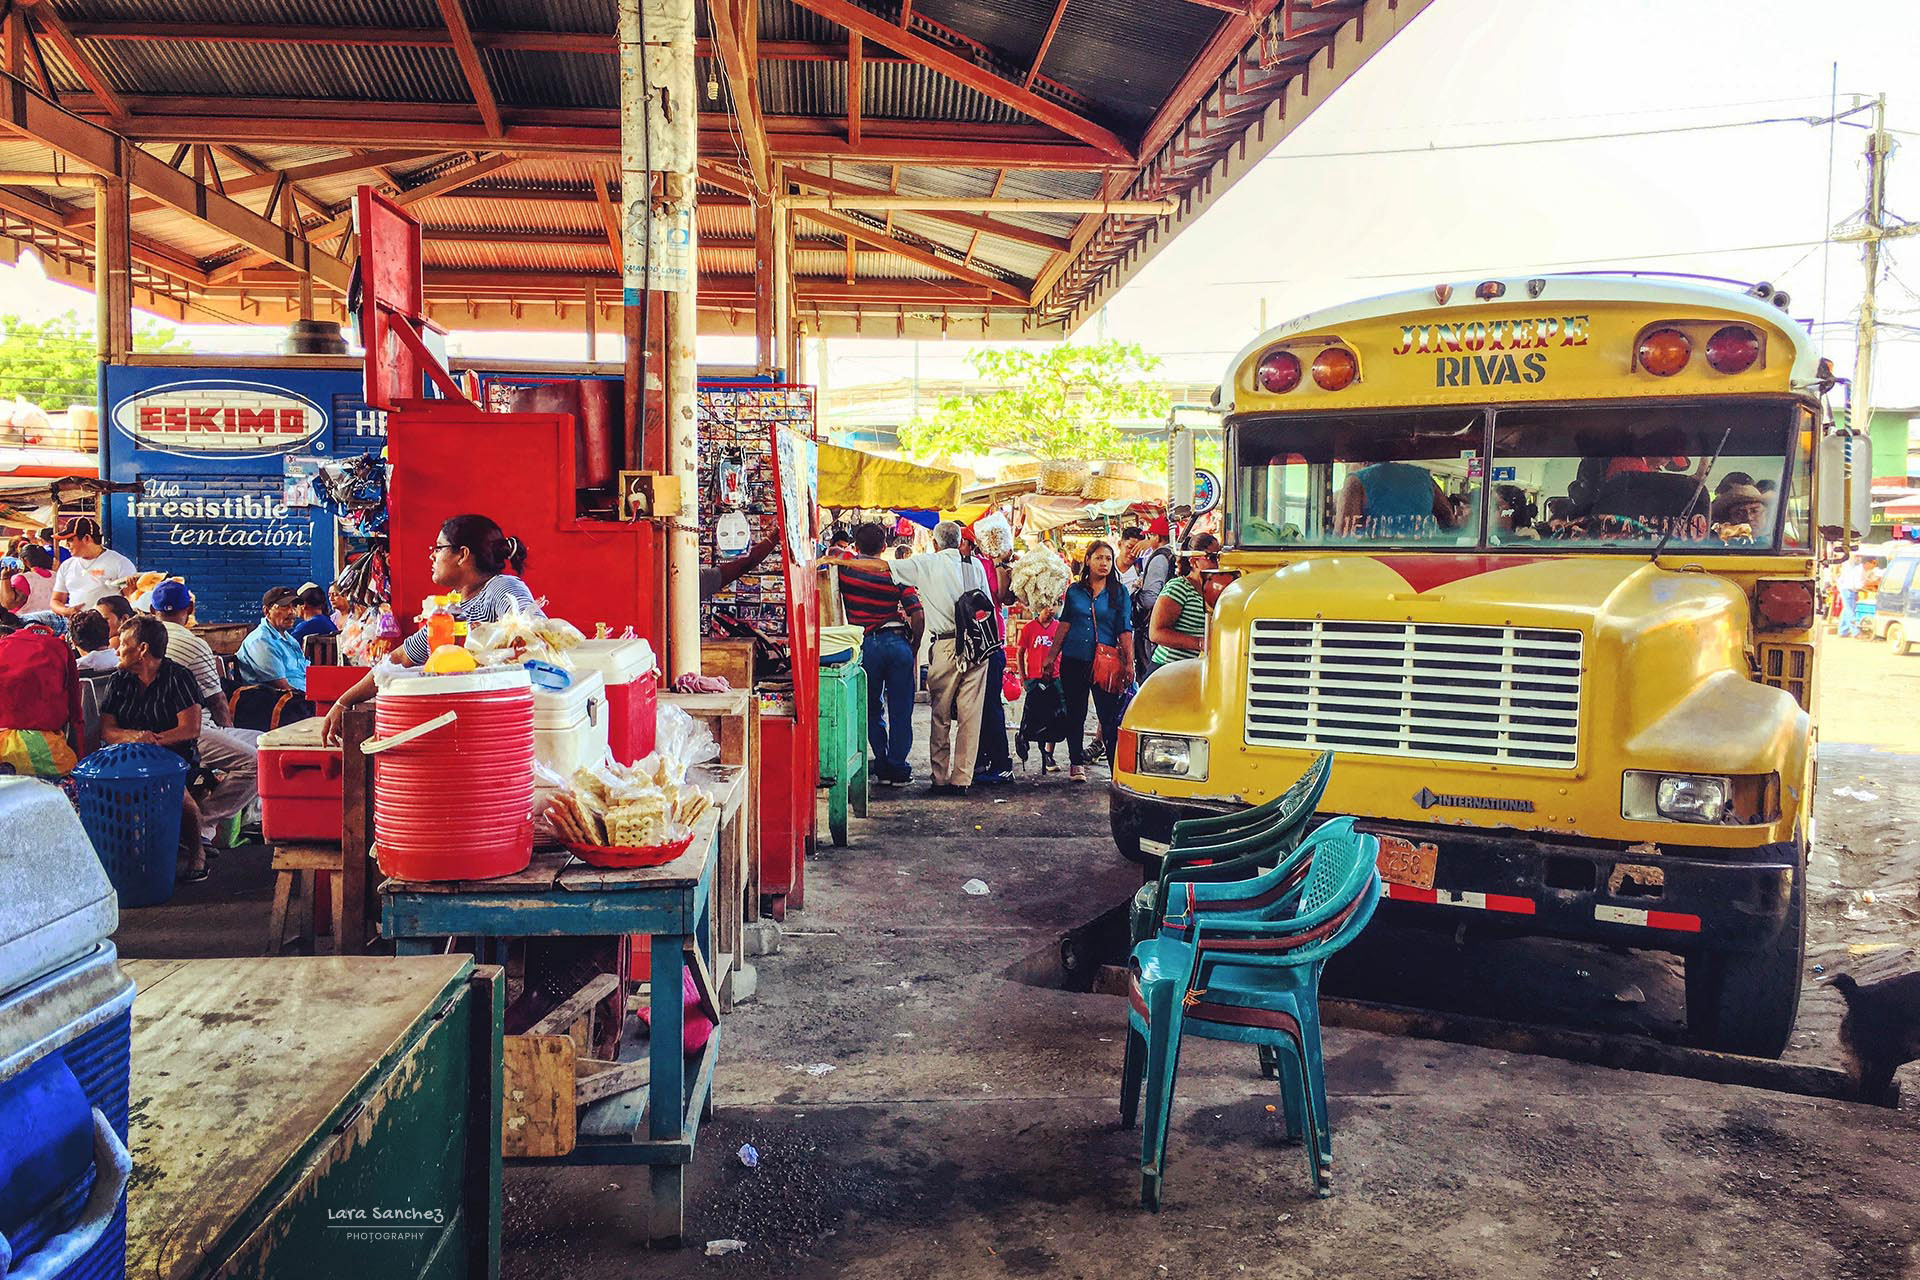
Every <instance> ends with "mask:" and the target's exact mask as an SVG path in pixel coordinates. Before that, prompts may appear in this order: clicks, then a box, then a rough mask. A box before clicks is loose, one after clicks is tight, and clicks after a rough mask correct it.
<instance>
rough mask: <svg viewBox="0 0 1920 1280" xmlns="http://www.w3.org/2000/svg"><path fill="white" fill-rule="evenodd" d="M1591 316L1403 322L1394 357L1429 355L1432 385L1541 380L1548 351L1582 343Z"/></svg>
mask: <svg viewBox="0 0 1920 1280" xmlns="http://www.w3.org/2000/svg"><path fill="white" fill-rule="evenodd" d="M1592 332H1593V320H1592V317H1590V316H1537V317H1526V318H1522V319H1518V320H1471V321H1465V322H1460V323H1451V324H1403V325H1401V326H1400V344H1399V345H1398V346H1396V347H1395V348H1394V349H1393V354H1394V355H1396V356H1407V355H1430V356H1433V357H1434V362H1433V385H1434V386H1436V387H1493V386H1499V385H1500V384H1501V383H1505V382H1527V383H1532V382H1543V381H1545V380H1546V377H1547V350H1548V349H1549V348H1553V347H1584V346H1586V345H1587V339H1588V337H1589V336H1590V335H1591V334H1592Z"/></svg>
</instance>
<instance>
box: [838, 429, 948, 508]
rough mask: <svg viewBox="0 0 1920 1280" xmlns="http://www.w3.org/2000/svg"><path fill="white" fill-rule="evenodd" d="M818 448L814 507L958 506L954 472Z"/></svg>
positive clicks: (894, 459)
mask: <svg viewBox="0 0 1920 1280" xmlns="http://www.w3.org/2000/svg"><path fill="white" fill-rule="evenodd" d="M819 448H820V494H819V502H820V505H821V506H823V507H836V508H838V507H877V508H880V509H882V510H886V511H943V510H946V509H947V508H949V507H952V506H953V505H954V504H956V503H958V502H959V501H960V475H959V473H958V472H954V471H945V470H942V469H941V468H939V467H923V466H921V465H920V464H919V463H916V462H907V461H904V460H903V459H900V458H882V457H880V456H878V455H876V454H871V453H862V452H860V451H859V450H858V449H843V448H841V447H840V446H839V445H835V444H822V445H820V446H819Z"/></svg>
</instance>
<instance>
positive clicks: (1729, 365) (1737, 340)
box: [1707, 324, 1760, 373]
mask: <svg viewBox="0 0 1920 1280" xmlns="http://www.w3.org/2000/svg"><path fill="white" fill-rule="evenodd" d="M1759 358H1760V335H1759V334H1757V333H1755V332H1754V331H1753V330H1751V329H1749V328H1747V327H1746V326H1745V325H1740V324H1730V325H1728V326H1727V327H1726V328H1724V329H1722V330H1720V331H1719V332H1718V333H1716V334H1714V335H1713V336H1712V337H1711V338H1708V339H1707V363H1708V364H1710V365H1712V366H1713V369H1714V372H1716V373H1745V372H1746V371H1747V370H1748V369H1750V368H1752V367H1753V362H1754V361H1755V360H1758V359H1759Z"/></svg>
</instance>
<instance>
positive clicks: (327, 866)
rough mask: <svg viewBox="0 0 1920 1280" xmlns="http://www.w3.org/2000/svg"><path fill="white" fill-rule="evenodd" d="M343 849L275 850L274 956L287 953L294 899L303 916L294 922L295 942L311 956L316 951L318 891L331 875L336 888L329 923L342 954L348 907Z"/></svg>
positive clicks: (270, 937)
mask: <svg viewBox="0 0 1920 1280" xmlns="http://www.w3.org/2000/svg"><path fill="white" fill-rule="evenodd" d="M342 870H343V868H342V866H341V855H340V846H339V845H337V844H277V845H275V846H274V847H273V915H272V916H271V917H270V918H269V921H268V924H267V950H266V954H268V955H270V956H277V955H280V954H281V953H282V952H284V951H285V950H286V949H287V941H288V939H287V914H288V912H289V911H291V910H293V906H294V899H295V898H296V897H297V898H298V899H299V901H300V907H299V913H298V914H297V915H296V916H295V917H294V919H295V920H296V921H297V922H298V924H299V929H298V931H297V932H296V933H295V934H294V936H293V939H292V940H293V941H294V942H295V943H296V944H297V945H298V946H299V948H300V949H302V950H304V951H305V952H306V953H307V954H308V955H312V954H313V953H314V951H315V950H316V947H317V943H316V936H317V930H316V928H315V926H314V916H315V915H316V914H318V912H317V911H316V908H317V907H318V905H319V904H318V902H317V901H316V898H315V888H316V886H317V885H318V883H319V876H320V873H321V872H327V873H329V875H328V877H327V878H328V881H329V883H330V885H331V887H332V898H333V903H332V912H331V913H330V915H329V916H328V919H329V920H330V921H331V922H332V934H333V937H334V939H335V950H336V951H337V950H339V946H338V943H339V939H340V936H341V934H340V920H341V917H342V914H343V912H344V908H345V906H346V893H345V890H346V877H345V876H344V875H342V874H341V872H342Z"/></svg>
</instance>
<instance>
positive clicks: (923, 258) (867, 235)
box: [806, 212, 1028, 307]
mask: <svg viewBox="0 0 1920 1280" xmlns="http://www.w3.org/2000/svg"><path fill="white" fill-rule="evenodd" d="M806 219H807V221H808V222H815V223H818V224H819V225H821V226H823V227H825V228H827V229H828V230H829V231H837V232H839V233H840V234H841V235H843V236H851V237H852V238H853V239H855V240H858V241H860V242H861V243H862V244H868V245H872V246H873V247H874V248H876V249H885V250H886V251H887V252H888V253H897V254H899V255H900V256H901V257H903V258H906V259H907V260H909V261H911V262H917V263H919V264H920V265H921V266H923V267H931V268H933V269H934V270H935V271H939V272H942V273H943V274H946V275H950V276H952V277H953V278H954V279H956V280H964V281H966V282H967V283H968V284H971V285H975V286H977V287H979V288H982V289H989V290H991V291H993V292H994V293H996V294H998V295H999V296H1001V297H1003V298H1005V299H1007V300H1008V301H1009V302H1014V303H1017V304H1019V305H1020V306H1023V307H1024V306H1026V305H1027V302H1028V299H1027V294H1026V292H1025V291H1024V290H1022V289H1021V288H1020V287H1019V286H1018V285H1014V284H1010V283H1009V282H1007V281H1005V280H1001V279H997V278H996V277H994V276H990V275H987V274H986V273H985V272H983V271H976V270H975V269H974V268H972V267H967V266H962V265H961V264H960V263H959V262H958V261H956V260H955V259H952V258H945V257H942V256H941V255H939V254H937V253H935V252H933V251H932V250H931V249H924V248H922V247H920V246H919V245H917V244H911V243H909V242H907V241H905V240H902V239H900V238H899V237H898V236H890V235H888V234H887V233H886V232H884V231H880V230H877V229H876V228H873V227H869V226H867V225H866V224H864V223H861V222H855V221H853V220H852V219H849V218H841V217H837V216H836V215H834V214H831V213H819V212H810V213H808V214H807V215H806Z"/></svg>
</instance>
